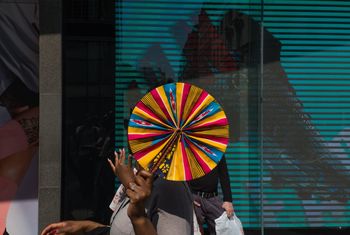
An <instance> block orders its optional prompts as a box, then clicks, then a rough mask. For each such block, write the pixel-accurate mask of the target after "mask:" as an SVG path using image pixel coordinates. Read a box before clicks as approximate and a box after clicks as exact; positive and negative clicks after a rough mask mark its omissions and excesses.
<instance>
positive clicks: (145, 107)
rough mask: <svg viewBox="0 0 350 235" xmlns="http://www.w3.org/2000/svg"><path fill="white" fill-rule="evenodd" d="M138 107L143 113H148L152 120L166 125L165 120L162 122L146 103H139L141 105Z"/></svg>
mask: <svg viewBox="0 0 350 235" xmlns="http://www.w3.org/2000/svg"><path fill="white" fill-rule="evenodd" d="M137 107H138V108H139V109H141V110H142V111H144V112H145V113H147V114H148V115H149V116H151V117H152V118H154V119H156V120H158V121H159V122H162V123H164V120H161V119H160V118H159V117H158V116H156V115H155V113H153V111H152V110H150V109H149V108H148V107H147V106H146V105H145V104H144V103H142V102H139V103H138V104H137ZM150 121H151V120H150Z"/></svg>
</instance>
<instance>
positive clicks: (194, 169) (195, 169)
mask: <svg viewBox="0 0 350 235" xmlns="http://www.w3.org/2000/svg"><path fill="white" fill-rule="evenodd" d="M185 151H186V153H187V156H188V162H189V165H190V169H191V173H192V177H193V179H196V178H199V177H201V176H203V175H204V171H203V169H202V167H201V166H200V165H199V163H198V162H197V160H196V157H195V156H194V155H193V153H192V152H191V151H190V150H189V149H187V148H186V149H185Z"/></svg>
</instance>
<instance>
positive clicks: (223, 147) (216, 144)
mask: <svg viewBox="0 0 350 235" xmlns="http://www.w3.org/2000/svg"><path fill="white" fill-rule="evenodd" d="M190 138H192V139H195V140H197V141H199V142H200V143H201V144H203V145H210V146H211V147H214V148H216V149H217V150H219V151H221V152H225V150H226V147H227V145H226V144H222V143H219V142H216V141H213V140H210V139H207V138H200V137H195V136H190Z"/></svg>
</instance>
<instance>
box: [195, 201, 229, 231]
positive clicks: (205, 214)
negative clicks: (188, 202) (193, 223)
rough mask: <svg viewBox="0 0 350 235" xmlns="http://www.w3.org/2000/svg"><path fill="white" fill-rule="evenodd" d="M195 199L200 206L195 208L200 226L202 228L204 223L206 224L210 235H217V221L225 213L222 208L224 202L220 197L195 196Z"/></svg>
mask: <svg viewBox="0 0 350 235" xmlns="http://www.w3.org/2000/svg"><path fill="white" fill-rule="evenodd" d="M193 199H194V200H195V201H196V202H197V203H199V204H200V206H197V205H195V206H194V211H195V213H196V216H197V221H198V224H199V226H200V227H202V226H203V224H204V222H206V223H207V225H208V230H209V234H210V235H215V234H216V231H215V219H217V218H219V217H220V216H221V215H222V213H224V211H225V209H224V208H222V207H221V206H222V200H221V199H220V198H219V197H211V198H202V197H200V196H197V195H193Z"/></svg>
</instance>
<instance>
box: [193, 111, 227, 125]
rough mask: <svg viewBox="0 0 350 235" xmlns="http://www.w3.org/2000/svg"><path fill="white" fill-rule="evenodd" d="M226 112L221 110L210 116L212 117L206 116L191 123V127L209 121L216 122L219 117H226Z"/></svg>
mask: <svg viewBox="0 0 350 235" xmlns="http://www.w3.org/2000/svg"><path fill="white" fill-rule="evenodd" d="M225 117H226V116H225V113H224V111H222V110H221V111H219V112H217V113H216V114H214V115H212V116H210V117H204V118H203V119H202V120H200V121H199V122H196V123H194V124H193V125H190V126H189V127H191V128H192V127H199V126H201V125H203V124H208V123H209V122H214V121H217V120H219V119H222V118H225Z"/></svg>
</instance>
